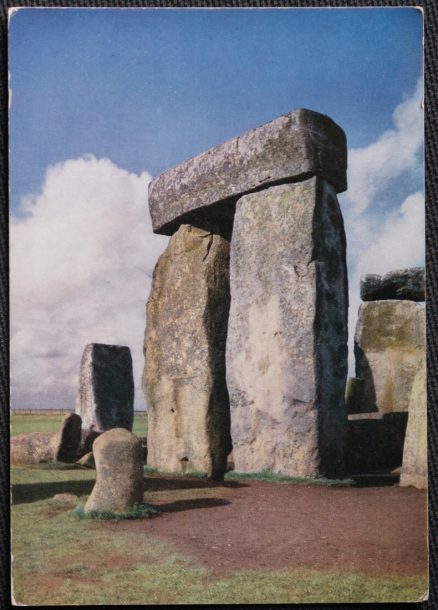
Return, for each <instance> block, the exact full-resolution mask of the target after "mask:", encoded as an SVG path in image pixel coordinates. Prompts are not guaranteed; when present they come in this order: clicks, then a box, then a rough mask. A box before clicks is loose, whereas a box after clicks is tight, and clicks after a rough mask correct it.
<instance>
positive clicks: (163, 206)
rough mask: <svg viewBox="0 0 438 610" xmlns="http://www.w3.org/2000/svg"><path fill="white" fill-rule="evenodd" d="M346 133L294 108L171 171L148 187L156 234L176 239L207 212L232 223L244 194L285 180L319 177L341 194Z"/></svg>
mask: <svg viewBox="0 0 438 610" xmlns="http://www.w3.org/2000/svg"><path fill="white" fill-rule="evenodd" d="M346 170H347V144H346V137H345V134H344V132H343V130H342V129H341V128H340V127H339V126H338V125H337V124H336V123H335V122H334V121H332V120H331V119H330V118H329V117H327V116H325V115H323V114H320V113H318V112H313V111H312V110H306V109H299V110H294V111H293V112H290V113H288V114H285V115H284V116H281V117H279V118H277V119H275V120H273V121H271V122H270V123H266V124H264V125H262V126H261V127H256V128H255V129H252V130H250V131H247V132H245V133H244V134H242V135H240V136H238V137H236V138H233V139H232V140H228V141H227V142H225V143H224V144H221V145H220V146H216V147H215V148H211V149H210V150H207V151H206V152H204V153H202V154H200V155H198V156H197V157H193V158H192V159H189V160H188V161H185V162H184V163H181V164H180V165H178V166H177V167H175V168H173V169H169V170H168V171H166V172H164V173H163V174H161V175H160V176H157V177H156V178H154V179H153V180H152V182H151V183H150V185H149V209H150V214H151V218H152V227H153V230H154V232H155V233H161V234H163V235H172V234H173V233H174V232H175V231H176V230H177V229H178V227H179V226H180V225H181V224H182V223H183V222H186V223H192V224H196V221H198V222H201V223H202V220H203V218H205V214H206V213H207V214H208V215H209V216H210V218H211V217H212V216H214V217H215V218H216V219H217V220H218V221H221V220H223V221H224V223H225V224H227V223H230V222H231V223H232V216H233V213H234V204H235V202H236V200H237V199H238V198H239V197H241V196H242V195H244V194H246V193H251V192H253V191H257V190H260V189H261V188H266V187H268V186H272V185H275V184H279V183H281V182H296V181H298V180H303V179H307V178H309V177H311V176H315V175H316V176H320V177H322V178H323V179H325V180H327V181H328V182H330V183H331V184H332V185H333V186H334V188H335V189H336V191H337V192H338V193H340V192H342V191H345V190H346V188H347V178H346Z"/></svg>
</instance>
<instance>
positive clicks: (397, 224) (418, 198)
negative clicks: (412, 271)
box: [357, 192, 425, 275]
mask: <svg viewBox="0 0 438 610" xmlns="http://www.w3.org/2000/svg"><path fill="white" fill-rule="evenodd" d="M424 220H425V210H424V194H423V193H422V192H417V193H414V194H413V195H409V196H408V197H407V198H406V199H405V201H404V202H403V203H402V205H401V206H400V209H399V210H398V211H396V212H392V213H391V214H389V215H388V217H387V220H386V221H385V222H384V223H383V225H382V228H381V230H380V232H378V233H377V235H376V239H375V240H374V241H373V242H372V243H371V244H370V246H369V247H368V249H367V250H366V251H365V252H363V253H362V254H361V256H359V259H358V263H357V271H358V274H359V275H364V274H366V273H380V274H382V273H386V272H387V271H391V270H393V269H401V268H404V267H412V266H416V265H422V264H424V247H425V243H424Z"/></svg>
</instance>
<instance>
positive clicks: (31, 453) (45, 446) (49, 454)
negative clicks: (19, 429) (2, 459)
mask: <svg viewBox="0 0 438 610" xmlns="http://www.w3.org/2000/svg"><path fill="white" fill-rule="evenodd" d="M54 436H55V434H54V433H53V432H28V433H25V434H17V435H15V436H11V442H10V458H11V464H41V463H46V462H52V461H53V459H54V447H53V439H54Z"/></svg>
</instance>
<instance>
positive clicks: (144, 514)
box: [72, 504, 159, 521]
mask: <svg viewBox="0 0 438 610" xmlns="http://www.w3.org/2000/svg"><path fill="white" fill-rule="evenodd" d="M72 514H73V515H74V516H75V517H77V518H78V519H95V520H97V521H122V520H123V519H144V518H146V519H148V518H150V517H155V516H156V515H158V514H159V511H158V510H157V509H156V508H154V507H153V506H151V505H150V504H136V505H135V506H134V507H133V508H132V509H131V510H126V511H124V512H112V511H108V510H105V511H104V510H99V511H98V510H91V511H88V512H87V511H85V507H84V504H79V505H78V506H77V507H76V508H75V509H74V511H72Z"/></svg>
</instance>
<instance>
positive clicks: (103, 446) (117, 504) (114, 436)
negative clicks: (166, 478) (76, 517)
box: [84, 428, 144, 513]
mask: <svg viewBox="0 0 438 610" xmlns="http://www.w3.org/2000/svg"><path fill="white" fill-rule="evenodd" d="M93 455H94V461H95V463H96V471H97V472H96V483H95V485H94V487H93V491H92V492H91V495H90V497H89V498H88V500H87V502H86V503H85V507H84V510H85V512H92V511H96V512H112V513H123V512H125V511H127V510H129V509H130V508H132V507H133V506H134V505H135V504H141V503H142V502H143V476H144V473H143V460H142V447H141V441H140V439H138V438H137V437H136V436H135V434H132V432H129V431H128V430H126V429H125V428H113V429H112V430H108V431H107V432H104V433H103V434H101V435H100V436H99V438H97V439H96V440H95V441H94V444H93Z"/></svg>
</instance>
